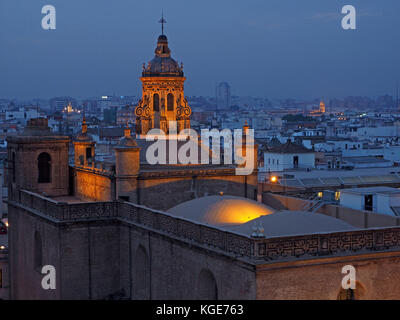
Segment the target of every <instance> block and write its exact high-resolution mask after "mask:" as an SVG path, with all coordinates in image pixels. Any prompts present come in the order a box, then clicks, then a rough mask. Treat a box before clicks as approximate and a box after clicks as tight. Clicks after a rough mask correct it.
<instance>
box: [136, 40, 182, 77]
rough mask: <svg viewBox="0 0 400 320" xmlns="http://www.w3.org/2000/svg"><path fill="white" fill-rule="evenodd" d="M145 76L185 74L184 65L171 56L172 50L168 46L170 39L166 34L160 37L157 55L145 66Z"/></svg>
mask: <svg viewBox="0 0 400 320" xmlns="http://www.w3.org/2000/svg"><path fill="white" fill-rule="evenodd" d="M142 75H143V77H157V76H159V77H161V76H164V77H165V76H173V77H176V76H179V77H182V76H183V70H182V67H181V66H179V64H178V63H177V62H176V61H175V60H174V59H172V58H171V50H170V49H169V48H168V39H167V37H166V36H165V35H161V36H159V37H158V41H157V48H156V50H155V57H154V58H153V59H152V60H150V61H149V63H148V64H147V67H144V69H143V73H142Z"/></svg>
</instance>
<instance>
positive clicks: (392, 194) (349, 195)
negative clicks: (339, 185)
mask: <svg viewBox="0 0 400 320" xmlns="http://www.w3.org/2000/svg"><path fill="white" fill-rule="evenodd" d="M340 194H341V195H340V205H341V206H344V207H348V208H352V209H355V210H363V211H372V212H376V213H382V214H387V215H390V216H400V190H399V189H397V188H391V187H384V186H377V187H367V188H351V189H343V190H341V191H340Z"/></svg>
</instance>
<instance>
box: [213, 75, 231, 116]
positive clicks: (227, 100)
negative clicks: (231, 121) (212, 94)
mask: <svg viewBox="0 0 400 320" xmlns="http://www.w3.org/2000/svg"><path fill="white" fill-rule="evenodd" d="M216 98H217V109H218V110H226V109H229V107H230V106H231V87H230V86H229V84H228V83H227V82H221V83H219V84H218V86H217V97H216Z"/></svg>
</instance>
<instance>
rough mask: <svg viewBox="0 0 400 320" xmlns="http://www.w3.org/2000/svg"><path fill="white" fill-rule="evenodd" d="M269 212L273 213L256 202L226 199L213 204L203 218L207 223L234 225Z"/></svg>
mask: <svg viewBox="0 0 400 320" xmlns="http://www.w3.org/2000/svg"><path fill="white" fill-rule="evenodd" d="M271 213H274V211H273V210H272V209H270V208H268V207H264V206H262V205H259V204H258V203H247V202H244V201H243V200H236V199H228V200H223V201H221V202H219V203H217V204H216V205H214V206H213V207H212V208H211V209H210V211H209V212H208V213H207V214H206V215H205V217H204V218H205V221H207V223H210V224H214V225H234V224H242V223H246V222H248V221H250V220H253V219H256V218H258V217H260V216H264V215H268V214H271Z"/></svg>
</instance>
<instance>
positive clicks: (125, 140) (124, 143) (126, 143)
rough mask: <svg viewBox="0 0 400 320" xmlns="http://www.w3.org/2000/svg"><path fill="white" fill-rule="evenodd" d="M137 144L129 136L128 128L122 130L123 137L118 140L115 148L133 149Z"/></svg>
mask: <svg viewBox="0 0 400 320" xmlns="http://www.w3.org/2000/svg"><path fill="white" fill-rule="evenodd" d="M137 146H138V144H137V142H136V140H135V139H134V138H133V137H132V136H131V130H130V129H129V128H125V129H124V136H123V137H122V138H121V139H119V141H118V144H117V147H118V148H133V147H137Z"/></svg>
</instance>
